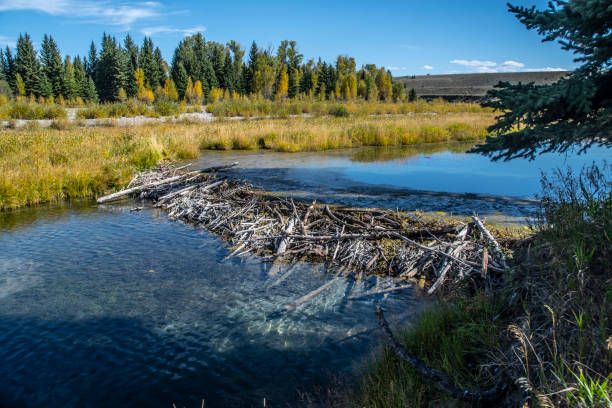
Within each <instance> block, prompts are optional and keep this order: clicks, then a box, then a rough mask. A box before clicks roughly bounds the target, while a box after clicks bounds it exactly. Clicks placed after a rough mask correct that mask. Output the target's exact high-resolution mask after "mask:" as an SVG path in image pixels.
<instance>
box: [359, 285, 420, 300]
mask: <svg viewBox="0 0 612 408" xmlns="http://www.w3.org/2000/svg"><path fill="white" fill-rule="evenodd" d="M413 288H414V285H403V286H394V287H392V288H386V289H380V290H372V291H370V292H366V293H362V294H360V295H353V296H349V297H347V299H348V300H355V299H361V298H365V297H369V296H374V295H379V294H381V293H387V292H394V291H396V290H402V289H413Z"/></svg>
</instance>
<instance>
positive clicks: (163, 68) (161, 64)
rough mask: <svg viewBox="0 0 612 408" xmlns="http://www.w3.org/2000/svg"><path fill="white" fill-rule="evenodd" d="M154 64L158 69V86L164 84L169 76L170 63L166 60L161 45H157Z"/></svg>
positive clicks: (156, 76) (156, 77) (156, 69)
mask: <svg viewBox="0 0 612 408" xmlns="http://www.w3.org/2000/svg"><path fill="white" fill-rule="evenodd" d="M153 65H154V68H155V71H156V75H155V77H154V78H155V79H156V80H157V83H156V84H154V85H155V86H156V87H157V86H163V85H164V83H165V81H166V77H167V72H168V64H166V61H164V59H163V57H162V53H161V50H160V49H159V47H156V48H155V52H154V53H153ZM152 85H153V84H152Z"/></svg>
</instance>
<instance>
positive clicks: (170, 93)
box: [164, 78, 178, 101]
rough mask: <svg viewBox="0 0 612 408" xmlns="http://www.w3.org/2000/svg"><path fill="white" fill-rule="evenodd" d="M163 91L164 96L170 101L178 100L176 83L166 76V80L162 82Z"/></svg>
mask: <svg viewBox="0 0 612 408" xmlns="http://www.w3.org/2000/svg"><path fill="white" fill-rule="evenodd" d="M164 92H165V94H166V97H167V98H168V99H170V100H171V101H177V100H178V91H177V90H176V85H175V84H174V81H173V80H172V79H170V78H166V82H164Z"/></svg>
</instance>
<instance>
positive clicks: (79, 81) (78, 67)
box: [72, 56, 87, 99]
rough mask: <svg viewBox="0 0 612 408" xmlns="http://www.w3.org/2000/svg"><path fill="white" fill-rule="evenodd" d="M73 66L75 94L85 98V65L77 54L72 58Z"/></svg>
mask: <svg viewBox="0 0 612 408" xmlns="http://www.w3.org/2000/svg"><path fill="white" fill-rule="evenodd" d="M72 65H73V67H74V82H75V83H76V87H77V95H78V96H80V97H81V98H84V99H85V98H87V74H86V73H85V65H84V64H83V61H82V60H81V58H80V57H79V56H76V57H75V58H74V61H73V63H72Z"/></svg>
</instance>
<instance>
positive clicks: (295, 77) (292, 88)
mask: <svg viewBox="0 0 612 408" xmlns="http://www.w3.org/2000/svg"><path fill="white" fill-rule="evenodd" d="M299 80H300V77H299V72H298V70H297V69H296V68H289V80H288V86H287V95H288V96H289V98H295V97H296V96H297V94H298V93H299V91H300V88H299Z"/></svg>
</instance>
